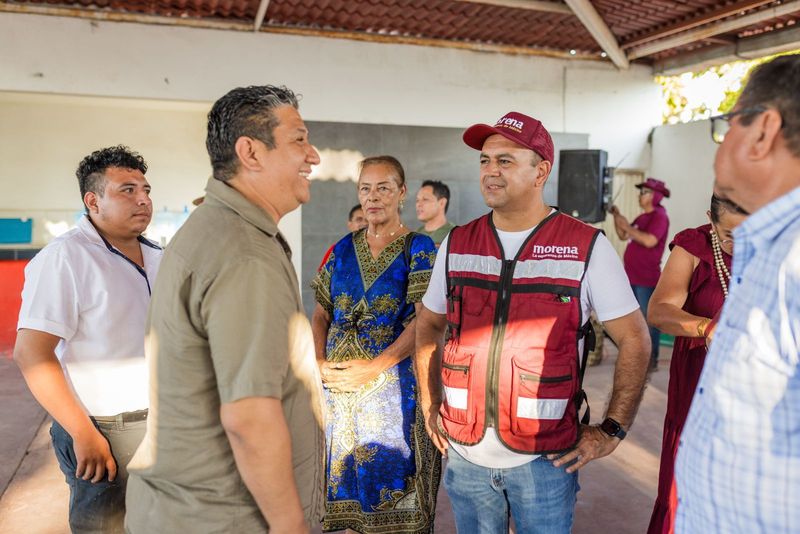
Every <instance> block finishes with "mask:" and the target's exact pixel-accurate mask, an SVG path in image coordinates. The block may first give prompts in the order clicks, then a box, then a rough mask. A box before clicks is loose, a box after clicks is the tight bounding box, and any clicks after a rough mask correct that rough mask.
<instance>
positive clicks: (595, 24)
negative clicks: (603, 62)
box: [564, 0, 630, 69]
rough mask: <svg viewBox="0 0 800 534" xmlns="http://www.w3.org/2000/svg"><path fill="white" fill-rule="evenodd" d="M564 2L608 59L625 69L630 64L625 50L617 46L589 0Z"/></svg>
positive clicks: (566, 0) (612, 35) (614, 38)
mask: <svg viewBox="0 0 800 534" xmlns="http://www.w3.org/2000/svg"><path fill="white" fill-rule="evenodd" d="M564 1H565V2H566V4H567V5H568V6H569V7H570V9H572V12H573V13H575V16H576V17H578V20H580V21H581V23H582V24H583V25H584V26H585V27H586V29H587V30H588V31H589V33H590V34H591V35H592V37H594V40H595V41H597V44H599V45H600V48H602V49H603V51H605V53H606V54H607V55H608V57H609V59H611V61H612V62H613V63H614V65H616V66H617V67H618V68H620V69H627V68H628V66H629V65H630V63H629V61H628V58H627V56H626V55H625V52H624V51H623V50H622V49H621V48H620V47H619V44H618V43H617V39H616V37H614V34H613V33H611V30H610V29H609V28H608V25H607V24H606V23H605V21H604V20H603V18H602V17H601V16H600V14H599V13H597V10H596V9H595V8H594V6H593V5H592V3H591V2H589V0H564Z"/></svg>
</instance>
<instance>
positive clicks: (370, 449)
mask: <svg viewBox="0 0 800 534" xmlns="http://www.w3.org/2000/svg"><path fill="white" fill-rule="evenodd" d="M408 239H412V241H411V247H410V255H409V256H410V257H409V260H408V261H406V255H405V254H404V244H405V240H406V236H401V237H398V238H397V239H396V240H394V241H393V242H392V243H390V244H389V245H387V246H386V248H385V249H384V250H383V251H382V252H381V253H380V255H379V256H378V258H377V259H373V257H372V253H371V252H370V250H369V245H368V244H367V239H366V231H365V230H360V231H358V232H355V233H352V234H350V235H347V236H345V237H344V238H342V239H341V240H340V241H339V242H338V243H336V245H335V246H334V248H333V252H332V253H331V255H330V257H329V258H328V261H327V262H326V263H325V265H324V267H323V268H322V270H321V271H320V273H319V274H318V275H317V277H316V278H315V279H314V282H313V283H312V285H313V287H314V289H315V291H316V299H317V301H318V302H319V303H320V304H321V305H322V307H323V308H325V310H327V311H328V313H329V314H330V316H331V323H330V327H329V329H328V339H327V344H326V357H327V359H328V360H329V361H348V360H356V359H372V358H374V357H376V356H378V355H380V354H381V353H382V352H383V351H384V350H385V349H386V348H387V347H389V345H391V344H392V343H393V342H394V341H395V340H396V339H397V338H398V337H399V336H400V334H401V333H402V331H403V329H404V328H405V325H407V324H408V323H409V322H410V321H411V320H412V319H413V318H414V303H416V302H420V301H421V300H422V296H423V295H424V294H425V290H426V289H427V286H428V281H429V280H430V275H431V269H432V268H433V262H434V260H435V258H436V248H435V246H434V244H433V241H431V239H430V238H429V237H427V236H424V235H419V234H417V235H414V236H413V238H412V237H411V235H409V236H408ZM325 394H326V401H327V409H328V415H327V423H326V437H327V462H326V475H327V484H328V487H327V498H326V515H325V519H324V521H323V529H324V530H342V529H345V528H350V529H353V530H355V531H357V532H361V533H364V534H371V533H412V532H413V533H417V532H419V533H422V532H431V531H432V530H433V516H434V511H435V508H436V491H437V489H438V485H439V476H440V473H441V457H440V455H439V453H438V451H437V450H436V448H435V447H434V446H433V444H432V443H431V441H430V438H429V437H428V435H427V433H426V432H425V424H424V420H423V418H422V417H421V416H418V410H417V402H416V380H415V379H414V369H413V364H412V361H411V358H406V359H405V360H403V361H402V362H400V363H399V364H397V365H395V366H394V367H392V368H390V369H388V370H387V371H385V372H383V373H381V374H380V375H379V376H378V377H377V378H375V379H373V380H372V381H371V382H369V383H368V384H365V385H364V386H362V387H361V389H360V390H359V391H357V392H353V393H333V392H331V391H330V390H327V389H326V390H325Z"/></svg>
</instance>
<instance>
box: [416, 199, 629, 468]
mask: <svg viewBox="0 0 800 534" xmlns="http://www.w3.org/2000/svg"><path fill="white" fill-rule="evenodd" d="M551 213H552V212H551ZM532 231H533V228H529V229H527V230H523V231H521V232H504V231H502V230H497V236H498V237H499V238H500V242H501V243H502V245H503V251H504V252H505V255H506V258H507V259H511V258H514V257H515V256H516V255H517V252H518V251H519V248H520V247H521V246H522V244H523V243H524V242H525V239H526V238H527V237H528V235H529V234H530V233H531V232H532ZM448 240H449V236H448V237H446V238H445V239H444V241H442V245H441V247H440V248H439V252H440V253H439V255H437V256H436V262H435V263H434V266H433V272H432V273H431V280H430V283H429V284H428V289H427V291H426V292H425V296H424V297H423V298H422V303H423V304H424V305H425V307H426V308H428V309H429V310H430V311H432V312H434V313H438V314H442V315H443V314H445V313H446V312H447V282H446V273H445V265H444V263H445V261H444V260H445V258H444V256H445V252H446V251H447V242H448ZM637 309H639V303H638V302H636V298H635V297H634V296H633V291H632V290H631V286H630V283H629V282H628V277H627V275H626V274H625V270H624V269H623V267H622V262H621V261H620V259H619V256H618V255H617V253H616V251H615V250H614V248H613V247H612V246H611V243H610V242H609V241H608V239H607V238H606V236H605V235H603V234H600V235H599V236H597V240H596V241H595V244H594V248H593V249H592V255H591V256H590V257H589V265H588V266H587V268H586V276H585V278H584V282H583V284H582V285H581V316H582V317H584V318H588V317H589V315H590V313H591V312H592V310H594V312H595V314H596V315H597V318H598V319H599V320H600V321H601V322H604V321H610V320H612V319H618V318H620V317H623V316H625V315H628V314H629V313H631V312H632V311H635V310H637ZM582 350H583V340H581V341H580V342H579V344H578V351H579V352H581V351H582ZM450 447H452V448H453V449H454V450H455V451H456V452H457V453H458V454H459V455H461V456H463V457H464V458H465V459H467V460H468V461H470V462H472V463H473V464H476V465H480V466H482V467H488V468H492V469H510V468H513V467H518V466H520V465H524V464H526V463H528V462H531V461H532V460H534V459H536V458H538V455H532V454H520V453H517V452H514V451H511V450H509V449H508V448H507V447H506V446H505V445H503V444H502V443H501V442H500V440H499V439H498V437H497V432H496V431H495V429H494V428H492V427H489V428H487V429H486V434H485V435H484V437H483V440H481V441H480V442H478V443H477V444H475V445H472V446H465V445H461V444H458V443H455V442H452V441H451V442H450Z"/></svg>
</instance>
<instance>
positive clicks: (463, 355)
mask: <svg viewBox="0 0 800 534" xmlns="http://www.w3.org/2000/svg"><path fill="white" fill-rule="evenodd" d="M473 356H474V352H472V351H469V352H468V351H464V350H463V347H458V348H455V349H448V348H445V351H444V354H443V356H442V389H443V392H442V393H443V397H444V398H443V402H442V407H441V410H440V413H441V415H442V417H444V418H445V419H449V420H450V421H453V422H454V423H460V424H472V423H474V422H475V410H474V408H473V407H471V405H470V401H471V397H472V396H471V395H470V385H471V377H472V373H471V370H470V366H471V363H472V357H473Z"/></svg>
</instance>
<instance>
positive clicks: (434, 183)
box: [416, 180, 456, 248]
mask: <svg viewBox="0 0 800 534" xmlns="http://www.w3.org/2000/svg"><path fill="white" fill-rule="evenodd" d="M449 206H450V188H449V187H447V184H445V183H443V182H440V181H439V180H425V181H424V182H422V187H420V188H419V192H418V193H417V204H416V208H417V219H419V221H420V222H421V223H423V224H422V226H420V227H419V228H418V229H417V232H419V233H421V234H425V235H426V236H428V237H430V238H431V239H433V242H434V243H435V244H436V248H439V245H441V244H442V241H444V238H445V237H447V234H449V233H450V230H452V229H453V228H455V227H456V225H455V224H453V223H451V222H448V220H447V208H448V207H449Z"/></svg>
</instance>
